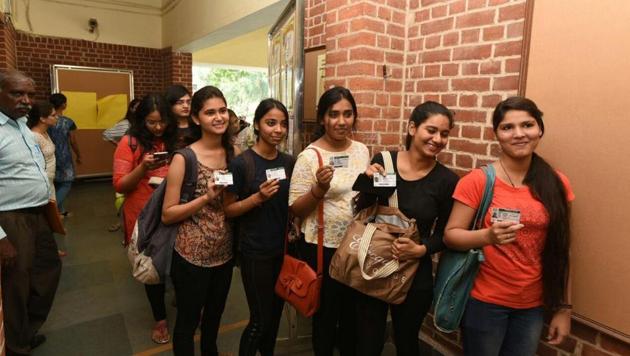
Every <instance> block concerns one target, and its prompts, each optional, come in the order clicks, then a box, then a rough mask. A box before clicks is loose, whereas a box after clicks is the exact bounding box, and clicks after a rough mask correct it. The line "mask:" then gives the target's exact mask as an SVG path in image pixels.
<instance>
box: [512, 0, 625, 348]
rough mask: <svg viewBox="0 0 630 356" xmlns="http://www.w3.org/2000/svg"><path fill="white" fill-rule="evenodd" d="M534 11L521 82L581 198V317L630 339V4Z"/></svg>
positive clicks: (577, 301)
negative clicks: (542, 117)
mask: <svg viewBox="0 0 630 356" xmlns="http://www.w3.org/2000/svg"><path fill="white" fill-rule="evenodd" d="M528 2H529V3H530V4H529V5H530V6H531V5H532V3H531V0H530V1H528ZM530 14H531V19H530V20H531V22H530V23H531V33H530V34H529V37H528V38H527V36H526V40H527V39H529V41H530V46H529V58H528V61H527V65H526V70H527V74H526V77H525V78H526V79H525V82H524V83H522V84H524V85H523V86H522V88H523V89H524V93H525V95H526V96H527V97H529V98H531V99H533V100H534V101H535V102H536V103H537V104H538V105H539V107H540V109H541V110H542V111H543V112H544V114H545V115H544V118H545V128H546V131H545V137H544V138H543V140H542V141H541V146H540V153H541V155H542V156H543V157H545V158H547V159H548V160H549V161H551V163H552V165H554V166H555V167H557V168H558V169H560V170H561V171H563V172H564V173H566V174H567V176H568V177H569V179H570V181H571V183H572V186H573V190H574V192H575V195H576V200H575V202H574V205H573V225H572V226H573V246H572V249H571V253H572V256H571V261H572V264H573V288H572V291H573V304H574V313H575V316H576V318H578V319H580V320H581V321H584V322H586V323H587V324H589V325H591V326H593V327H596V328H598V329H600V330H602V331H604V332H606V333H608V334H610V335H613V336H616V337H618V338H620V339H622V340H625V341H630V304H629V303H628V301H629V300H630V258H629V257H630V238H628V235H629V234H630V189H628V187H627V185H628V181H629V180H628V177H630V164H629V163H630V160H628V151H627V149H628V143H630V137H629V135H628V132H630V110H628V98H629V95H630V94H629V93H630V66H628V59H629V58H630V41H628V34H629V33H630V2H627V1H617V0H601V1H597V2H594V1H590V0H554V1H542V0H539V1H535V2H534V3H533V9H531V8H530Z"/></svg>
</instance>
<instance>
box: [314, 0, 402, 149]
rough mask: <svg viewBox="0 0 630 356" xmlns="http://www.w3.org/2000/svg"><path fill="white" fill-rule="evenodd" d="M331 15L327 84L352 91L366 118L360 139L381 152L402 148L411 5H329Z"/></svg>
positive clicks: (392, 1) (394, 1)
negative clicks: (407, 21)
mask: <svg viewBox="0 0 630 356" xmlns="http://www.w3.org/2000/svg"><path fill="white" fill-rule="evenodd" d="M325 15H326V16H325V19H326V25H325V32H326V33H325V38H326V43H325V44H326V81H325V83H326V86H327V87H328V86H330V85H342V86H345V87H347V88H348V89H350V90H351V91H352V93H353V96H354V98H355V100H356V102H357V107H358V110H359V118H360V120H359V121H358V122H357V126H356V128H357V133H356V134H355V139H358V140H360V141H362V142H364V143H366V144H367V145H369V146H370V148H372V149H373V150H376V151H379V150H383V149H385V148H392V147H394V148H395V147H398V144H399V142H400V137H401V128H402V126H403V125H402V122H403V116H402V109H403V107H402V89H403V83H404V78H403V74H404V53H405V45H406V44H405V42H406V41H405V40H406V35H405V32H406V25H405V24H406V1H402V0H389V1H349V0H333V1H327V2H326V10H325Z"/></svg>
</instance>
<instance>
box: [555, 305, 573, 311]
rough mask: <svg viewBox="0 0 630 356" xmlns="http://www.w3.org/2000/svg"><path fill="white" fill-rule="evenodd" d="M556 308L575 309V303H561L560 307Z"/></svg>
mask: <svg viewBox="0 0 630 356" xmlns="http://www.w3.org/2000/svg"><path fill="white" fill-rule="evenodd" d="M556 309H558V310H561V309H573V304H560V305H558V307H557V308H556Z"/></svg>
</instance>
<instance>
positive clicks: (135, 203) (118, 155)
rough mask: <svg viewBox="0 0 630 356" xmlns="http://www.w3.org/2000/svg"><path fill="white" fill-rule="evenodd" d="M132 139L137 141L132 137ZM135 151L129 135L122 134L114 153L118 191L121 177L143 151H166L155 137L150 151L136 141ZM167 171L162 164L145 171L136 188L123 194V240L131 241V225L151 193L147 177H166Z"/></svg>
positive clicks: (135, 162) (132, 167)
mask: <svg viewBox="0 0 630 356" xmlns="http://www.w3.org/2000/svg"><path fill="white" fill-rule="evenodd" d="M134 141H137V140H135V139H134ZM136 146H137V147H136V149H135V151H132V148H131V146H130V145H129V136H128V135H126V136H124V137H123V138H122V139H121V140H120V142H119V143H118V147H117V148H116V152H115V153H114V175H113V179H114V189H115V190H116V191H117V192H118V191H120V181H121V179H122V178H123V177H124V176H126V175H127V174H129V173H130V172H131V171H133V170H134V168H136V167H137V166H138V165H139V164H140V163H141V162H142V157H143V155H144V154H145V153H151V152H163V151H166V146H165V145H164V142H162V140H161V139H156V140H155V142H154V144H153V149H152V150H151V151H147V152H144V149H143V147H142V145H140V143H139V142H138V143H137V144H136ZM167 173H168V165H164V166H162V167H160V168H157V169H154V170H152V171H147V172H146V173H145V175H144V177H142V179H141V180H140V182H139V183H138V185H137V186H136V189H134V190H133V191H131V192H130V193H127V194H125V202H124V204H123V208H122V211H123V219H124V223H125V226H124V229H125V230H124V231H125V242H126V243H129V241H131V233H132V232H133V227H134V225H135V223H136V220H137V219H138V215H140V211H141V210H142V208H143V207H144V204H146V202H147V201H148V200H149V198H150V197H151V194H152V193H153V190H154V189H153V187H151V186H150V185H149V179H150V178H151V177H162V178H164V177H166V174H167Z"/></svg>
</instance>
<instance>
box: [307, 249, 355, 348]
mask: <svg viewBox="0 0 630 356" xmlns="http://www.w3.org/2000/svg"><path fill="white" fill-rule="evenodd" d="M336 250H337V249H334V248H328V247H324V271H323V272H324V280H323V283H322V290H321V295H320V303H319V310H318V311H317V312H316V313H315V315H313V337H312V343H313V352H314V354H315V355H316V356H329V355H332V354H333V349H334V348H335V346H336V347H337V348H338V349H339V353H340V354H341V355H342V356H347V355H349V356H351V355H355V354H356V353H355V350H354V345H355V342H356V334H355V321H356V317H355V308H354V301H353V297H354V296H355V294H356V292H355V291H354V289H352V288H350V287H347V286H345V285H343V284H341V283H339V282H337V281H336V280H334V279H332V278H330V275H329V274H328V267H329V266H330V260H331V259H332V256H333V255H334V254H335V251H336ZM299 252H300V255H301V256H300V257H301V258H303V259H304V260H305V261H306V262H307V263H308V264H309V265H310V266H311V268H313V270H315V271H317V245H315V244H311V243H308V242H305V241H304V240H301V241H300V249H299ZM359 355H360V354H359Z"/></svg>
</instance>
